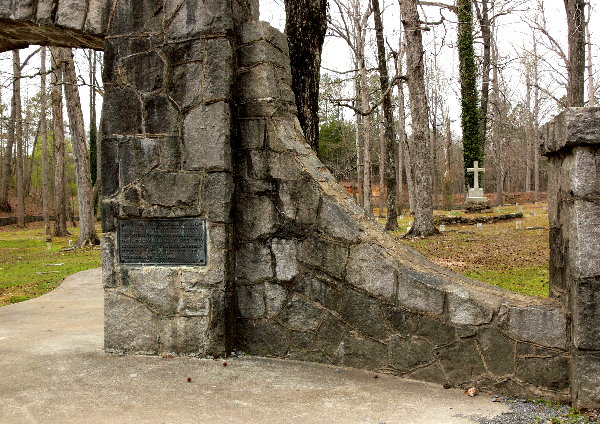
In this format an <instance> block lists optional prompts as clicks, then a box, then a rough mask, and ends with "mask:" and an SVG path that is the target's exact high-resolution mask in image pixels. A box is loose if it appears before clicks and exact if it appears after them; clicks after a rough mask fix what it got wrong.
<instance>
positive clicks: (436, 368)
mask: <svg viewBox="0 0 600 424" xmlns="http://www.w3.org/2000/svg"><path fill="white" fill-rule="evenodd" d="M406 376H407V377H408V378H413V379H415V380H421V381H428V382H430V383H438V384H445V383H447V382H448V381H447V379H446V376H445V375H444V370H442V367H441V366H440V364H439V363H438V362H434V363H432V364H431V365H428V366H426V367H423V368H419V369H417V370H416V371H413V372H411V373H410V374H407V375H406Z"/></svg>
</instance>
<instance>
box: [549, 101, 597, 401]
mask: <svg viewBox="0 0 600 424" xmlns="http://www.w3.org/2000/svg"><path fill="white" fill-rule="evenodd" d="M542 133H543V141H544V143H543V144H542V152H543V153H544V154H545V155H546V156H548V159H549V161H548V162H549V166H550V169H549V170H548V175H549V177H550V182H549V185H550V188H549V190H548V193H549V198H548V213H549V218H550V255H551V256H550V281H551V286H550V289H551V295H552V296H553V297H555V298H557V299H558V300H560V301H561V302H562V303H563V304H564V305H565V307H567V308H569V310H570V311H571V325H570V328H569V330H570V331H569V334H570V340H569V345H570V346H571V348H572V353H573V363H572V369H571V373H572V399H573V403H574V404H575V405H576V406H578V407H584V408H593V407H598V405H600V108H599V107H593V108H569V109H567V110H565V111H564V112H562V113H561V114H560V115H558V116H557V117H556V118H555V119H554V120H553V121H552V122H550V123H549V124H547V125H546V126H545V127H544V129H543V132H542Z"/></svg>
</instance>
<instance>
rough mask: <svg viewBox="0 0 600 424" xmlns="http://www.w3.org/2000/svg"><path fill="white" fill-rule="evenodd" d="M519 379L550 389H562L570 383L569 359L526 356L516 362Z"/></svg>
mask: <svg viewBox="0 0 600 424" xmlns="http://www.w3.org/2000/svg"><path fill="white" fill-rule="evenodd" d="M516 375H517V377H518V378H519V379H521V380H523V381H527V382H529V383H531V384H534V385H536V386H541V387H547V388H549V389H555V390H562V389H566V388H567V387H568V385H569V361H568V360H567V359H566V358H565V357H562V356H557V357H529V358H528V357H525V358H520V359H519V360H518V361H517V364H516Z"/></svg>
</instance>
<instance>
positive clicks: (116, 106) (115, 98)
mask: <svg viewBox="0 0 600 424" xmlns="http://www.w3.org/2000/svg"><path fill="white" fill-rule="evenodd" d="M104 104H105V105H106V106H104V112H103V113H104V119H103V120H102V124H101V125H102V134H103V135H104V136H105V137H107V136H112V135H134V134H140V133H141V132H142V101H141V98H140V97H139V96H138V95H137V93H136V92H135V91H134V90H132V89H131V88H126V87H123V88H118V87H114V86H111V85H106V91H105V93H104ZM123 111H127V119H123Z"/></svg>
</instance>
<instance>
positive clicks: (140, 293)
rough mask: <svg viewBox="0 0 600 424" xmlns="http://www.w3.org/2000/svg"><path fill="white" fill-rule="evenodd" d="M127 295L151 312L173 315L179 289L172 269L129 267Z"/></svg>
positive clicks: (177, 302) (175, 310) (175, 311)
mask: <svg viewBox="0 0 600 424" xmlns="http://www.w3.org/2000/svg"><path fill="white" fill-rule="evenodd" d="M127 274H128V277H127V278H128V280H129V293H130V294H131V295H132V296H133V297H135V298H136V299H138V300H139V301H140V302H142V303H143V304H144V305H146V306H147V307H148V309H150V310H151V311H153V312H156V313H157V314H160V315H167V316H168V315H175V314H176V313H177V309H178V304H179V287H178V283H177V278H176V273H175V272H174V270H173V268H167V267H158V266H147V267H130V268H129V271H128V273H127Z"/></svg>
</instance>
